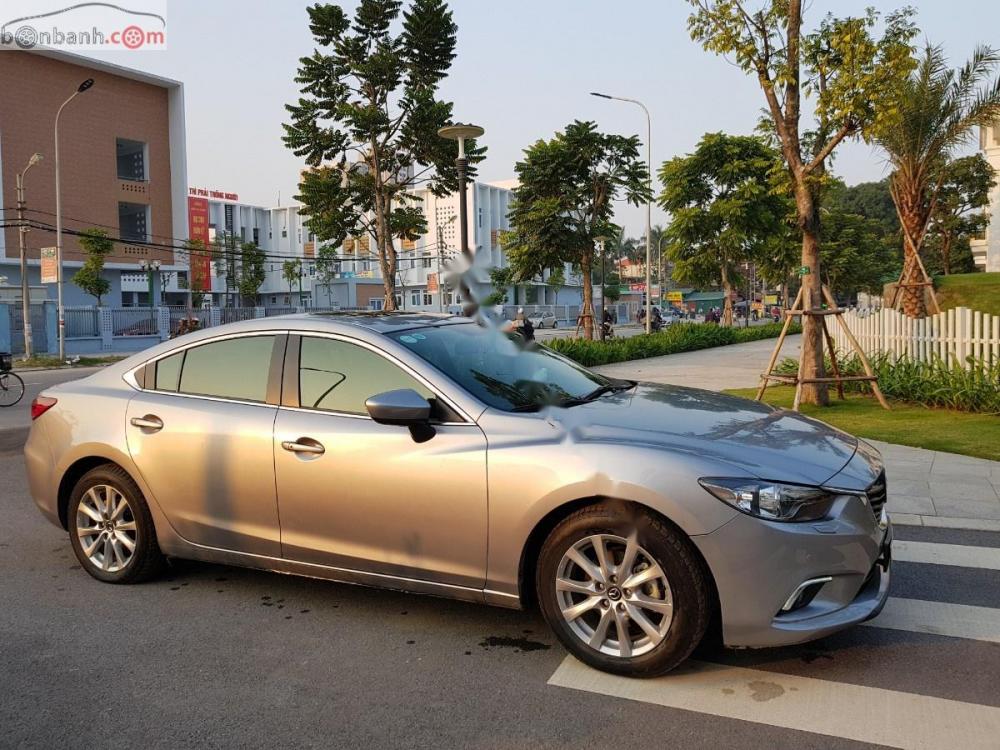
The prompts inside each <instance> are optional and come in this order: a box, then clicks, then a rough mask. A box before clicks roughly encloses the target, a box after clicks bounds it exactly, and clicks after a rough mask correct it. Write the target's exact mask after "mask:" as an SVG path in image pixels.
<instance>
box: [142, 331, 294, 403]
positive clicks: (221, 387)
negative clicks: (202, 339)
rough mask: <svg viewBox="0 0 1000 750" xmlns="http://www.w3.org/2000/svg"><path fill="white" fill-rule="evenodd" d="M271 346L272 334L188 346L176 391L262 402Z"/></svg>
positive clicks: (272, 344)
mask: <svg viewBox="0 0 1000 750" xmlns="http://www.w3.org/2000/svg"><path fill="white" fill-rule="evenodd" d="M273 347H274V336H244V337H242V338H236V339H226V340H225V341H216V342H214V343H211V344H203V345H201V346H195V347H192V348H190V349H188V350H187V351H186V353H185V354H186V356H185V357H184V367H183V368H182V369H181V377H180V386H179V388H178V389H177V390H178V391H180V392H181V393H190V394H193V395H198V396H218V397H220V398H231V399H238V400H240V401H260V402H262V403H263V402H264V401H265V400H266V399H267V379H268V373H269V371H270V367H271V349H272V348H273ZM157 379H159V371H157Z"/></svg>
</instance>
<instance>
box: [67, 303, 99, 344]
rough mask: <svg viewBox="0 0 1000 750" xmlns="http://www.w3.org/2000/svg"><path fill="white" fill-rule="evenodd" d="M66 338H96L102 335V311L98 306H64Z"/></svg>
mask: <svg viewBox="0 0 1000 750" xmlns="http://www.w3.org/2000/svg"><path fill="white" fill-rule="evenodd" d="M63 321H64V323H65V326H66V338H68V339H81V338H94V337H97V336H100V335H101V320H100V312H99V311H98V309H97V308H96V307H64V308H63Z"/></svg>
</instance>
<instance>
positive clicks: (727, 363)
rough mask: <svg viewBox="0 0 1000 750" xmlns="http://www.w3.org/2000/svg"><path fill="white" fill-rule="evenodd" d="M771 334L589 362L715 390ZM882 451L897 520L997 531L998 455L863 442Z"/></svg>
mask: <svg viewBox="0 0 1000 750" xmlns="http://www.w3.org/2000/svg"><path fill="white" fill-rule="evenodd" d="M801 339H802V337H801V336H789V337H788V338H787V339H785V344H784V346H783V347H782V350H781V356H782V357H786V356H788V357H798V355H799V351H800V346H801V344H800V341H801ZM774 344H775V339H766V340H763V341H752V342H750V343H747V344H734V345H733V346H720V347H716V348H714V349H702V350H699V351H696V352H685V353H683V354H670V355H667V356H665V357H650V358H649V359H638V360H633V361H631V362H618V363H616V364H613V365H603V366H601V367H595V368H593V369H594V370H596V371H597V372H600V373H603V374H604V375H608V376H611V377H619V378H634V379H639V380H647V381H650V382H654V383H671V384H674V385H685V386H690V387H692V388H705V389H708V390H713V391H721V390H726V389H729V388H753V387H754V386H756V385H758V384H759V383H760V374H761V372H763V371H764V369H765V368H766V367H767V362H768V359H769V358H770V356H771V352H772V351H773V349H774ZM868 442H869V443H871V444H872V445H874V446H875V447H876V448H878V449H879V451H881V453H882V457H883V459H884V460H885V471H886V478H887V479H888V485H889V502H888V507H889V510H890V512H892V517H893V520H894V521H895V522H896V523H901V524H907V525H913V526H937V527H943V528H961V529H982V530H985V531H1000V461H988V460H986V459H984V458H973V457H971V456H961V455H956V454H954V453H942V452H940V451H929V450H925V449H923V448H911V447H909V446H905V445H896V444H894V443H883V442H881V441H878V440H869V441H868Z"/></svg>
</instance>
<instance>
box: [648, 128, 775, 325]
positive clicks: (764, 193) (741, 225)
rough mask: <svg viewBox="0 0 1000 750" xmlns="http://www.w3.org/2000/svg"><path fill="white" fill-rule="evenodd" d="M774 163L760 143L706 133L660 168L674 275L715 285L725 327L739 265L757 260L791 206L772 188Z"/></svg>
mask: <svg viewBox="0 0 1000 750" xmlns="http://www.w3.org/2000/svg"><path fill="white" fill-rule="evenodd" d="M777 163H778V155H777V154H776V153H774V151H772V150H771V149H770V148H769V147H768V146H767V145H766V144H765V143H764V142H763V141H762V140H761V139H760V138H757V137H755V136H733V135H725V134H723V133H707V134H706V135H704V136H703V137H702V139H701V141H700V142H699V143H698V147H697V148H696V149H695V151H694V153H692V154H688V155H687V156H678V157H674V158H673V159H671V160H670V161H667V162H665V163H664V164H663V166H662V167H661V168H660V182H661V183H662V184H663V192H662V193H660V198H659V204H660V206H661V207H662V208H663V209H665V210H666V211H669V212H670V214H671V216H672V218H671V221H670V225H669V226H668V227H667V229H666V233H665V237H666V242H667V245H666V249H667V254H668V256H669V257H670V260H671V261H673V263H674V278H675V279H677V281H679V282H681V283H683V284H690V285H693V286H701V287H704V286H715V285H720V286H721V287H722V290H723V292H724V293H725V300H724V303H723V312H722V324H723V325H727V326H728V325H732V324H733V302H732V292H733V288H734V286H735V285H736V284H738V283H739V281H738V279H739V271H738V268H739V266H740V265H741V264H743V263H748V262H754V261H756V260H757V259H758V258H759V257H760V256H761V255H762V254H763V250H764V249H765V248H766V247H767V244H768V242H769V240H770V239H771V238H773V237H776V236H778V235H780V234H783V233H784V232H785V225H784V220H785V217H786V216H787V215H788V213H789V210H790V204H789V202H788V201H787V200H786V199H785V198H784V197H782V196H781V195H779V194H777V193H776V192H775V191H774V190H773V189H772V187H771V182H770V180H771V175H772V173H773V172H774V170H775V164H777Z"/></svg>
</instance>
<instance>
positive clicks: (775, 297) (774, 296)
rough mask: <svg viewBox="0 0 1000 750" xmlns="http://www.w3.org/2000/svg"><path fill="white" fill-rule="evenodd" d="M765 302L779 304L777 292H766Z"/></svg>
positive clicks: (766, 303)
mask: <svg viewBox="0 0 1000 750" xmlns="http://www.w3.org/2000/svg"><path fill="white" fill-rule="evenodd" d="M764 304H765V305H776V304H778V295H777V294H765V295H764Z"/></svg>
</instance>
